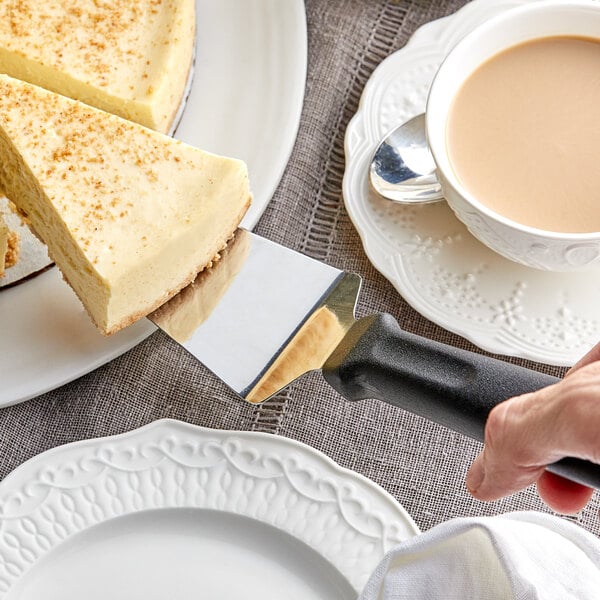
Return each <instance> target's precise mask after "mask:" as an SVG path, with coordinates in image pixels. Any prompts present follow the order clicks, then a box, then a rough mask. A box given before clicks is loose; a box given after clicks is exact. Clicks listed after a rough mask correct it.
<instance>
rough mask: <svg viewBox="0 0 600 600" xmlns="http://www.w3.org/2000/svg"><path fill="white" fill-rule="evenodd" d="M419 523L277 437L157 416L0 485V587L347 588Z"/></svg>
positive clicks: (279, 594)
mask: <svg viewBox="0 0 600 600" xmlns="http://www.w3.org/2000/svg"><path fill="white" fill-rule="evenodd" d="M417 533H418V528H417V526H416V525H415V524H414V522H413V521H412V519H411V518H410V517H409V516H408V514H407V513H406V511H405V510H404V509H403V508H402V507H401V506H400V505H399V504H398V503H397V502H396V501H395V500H394V498H393V497H392V496H390V495H389V494H388V493H387V492H386V491H384V490H383V489H382V488H380V487H379V486H377V485H376V484H375V483H373V482H372V481H370V480H368V479H366V478H365V477H363V476H361V475H358V474H356V473H354V472H352V471H349V470H346V469H342V468H341V467H339V466H338V465H337V464H335V463H334V462H333V461H331V460H330V459H329V458H327V457H326V456H324V455H323V454H321V453H319V452H317V451H316V450H313V449H312V448H310V447H308V446H306V445H304V444H301V443H299V442H295V441H293V440H289V439H286V438H282V437H278V436H274V435H270V434H263V433H253V432H227V431H220V430H211V429H204V428H200V427H195V426H193V425H188V424H185V423H181V422H177V421H170V420H163V421H156V422H154V423H152V424H150V425H147V426H146V427H143V428H141V429H138V430H135V431H132V432H130V433H126V434H123V435H119V436H115V437H111V438H104V439H96V440H87V441H82V442H76V443H73V444H69V445H67V446H63V447H59V448H55V449H53V450H50V451H48V452H45V453H43V454H41V455H39V456H37V457H35V458H33V459H31V460H30V461H28V462H26V463H25V464H23V465H21V466H20V467H19V468H17V469H16V470H15V471H14V472H13V473H11V474H10V475H9V476H8V477H6V479H4V481H2V483H1V484H0V598H7V599H10V598H19V600H29V599H31V600H33V599H39V598H44V600H59V599H60V600H70V599H77V600H79V599H81V598H86V599H87V600H94V599H98V600H100V599H105V598H111V599H112V600H117V599H127V600H135V599H139V600H153V599H156V600H158V599H161V600H162V599H164V598H173V599H184V598H210V599H218V598H241V597H244V598H248V599H249V600H252V599H256V600H259V599H260V600H276V599H277V600H278V599H280V598H293V599H298V600H313V599H314V600H317V599H322V600H328V599H331V600H334V599H335V600H342V599H343V600H354V598H356V596H357V594H358V593H359V591H360V590H361V589H362V587H363V586H364V584H365V583H366V581H367V578H368V577H369V576H370V574H371V572H372V571H373V570H374V568H375V567H376V565H377V564H378V562H379V561H380V560H381V559H382V558H383V556H384V554H385V553H386V552H387V551H388V550H390V549H391V548H392V547H393V546H394V545H396V544H398V543H399V542H401V541H402V540H405V539H408V538H409V537H412V536H413V535H415V534H417Z"/></svg>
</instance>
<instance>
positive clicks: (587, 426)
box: [466, 349, 600, 512]
mask: <svg viewBox="0 0 600 600" xmlns="http://www.w3.org/2000/svg"><path fill="white" fill-rule="evenodd" d="M599 351H600V349H599ZM599 430H600V362H590V363H587V364H585V365H584V366H581V367H579V368H578V369H577V370H576V371H573V372H572V373H571V374H570V375H569V377H567V378H565V379H564V380H563V381H561V382H559V383H557V384H555V385H553V386H550V387H548V388H545V389H543V390H540V391H538V392H535V393H532V394H525V395H523V396H519V397H517V398H513V399H511V400H508V401H506V402H503V403H502V404H499V405H498V406H496V407H495V408H494V410H492V412H491V413H490V415H489V417H488V421H487V424H486V430H485V446H484V450H483V452H482V453H481V454H480V456H479V457H477V459H476V460H475V462H474V463H473V465H472V466H471V469H470V470H469V473H468V475H467V482H466V483H467V487H468V488H469V491H470V492H471V493H472V494H473V495H474V496H475V497H477V498H479V499H481V500H496V499H498V498H501V497H503V496H506V495H509V494H511V493H514V492H516V491H518V490H521V489H523V488H525V487H527V486H529V485H530V484H532V483H535V482H537V483H538V489H539V492H540V496H541V497H542V498H543V499H544V500H545V501H546V502H547V503H548V504H550V505H551V506H552V507H553V508H555V509H556V510H560V511H561V512H571V511H573V510H574V511H577V510H579V509H580V508H581V503H583V504H585V502H587V500H588V499H589V496H590V495H591V491H590V490H589V489H588V488H585V487H584V486H577V485H576V484H574V485H571V484H565V480H563V479H561V478H557V477H552V476H549V475H548V474H545V467H546V465H548V464H550V463H552V462H555V461H557V460H559V459H561V458H564V457H566V456H573V457H577V458H583V459H587V460H591V461H593V462H600V439H598V435H597V432H598V431H599Z"/></svg>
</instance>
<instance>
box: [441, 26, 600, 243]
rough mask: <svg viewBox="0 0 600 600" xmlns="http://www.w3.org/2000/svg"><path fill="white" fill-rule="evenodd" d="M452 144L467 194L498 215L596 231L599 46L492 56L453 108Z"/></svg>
mask: <svg viewBox="0 0 600 600" xmlns="http://www.w3.org/2000/svg"><path fill="white" fill-rule="evenodd" d="M446 143H447V147H448V155H449V157H450V162H451V164H452V167H453V169H454V172H455V174H456V176H457V177H458V179H459V181H460V183H461V185H462V186H463V187H464V188H465V189H466V190H467V191H468V192H470V193H471V194H472V195H473V196H474V197H475V198H476V199H477V200H479V202H481V203H482V204H485V205H486V206H488V207H489V208H491V209H492V210H494V211H495V212H497V213H498V214H500V215H504V216H505V217H508V218H509V219H512V220H513V221H516V222H518V223H521V224H524V225H529V226H532V227H536V228H538V229H544V230H547V231H556V232H582V233H583V232H598V231H600V39H591V38H582V37H548V38H540V39H537V40H533V41H529V42H525V43H522V44H519V45H517V46H514V47H512V48H509V49H508V50H505V51H502V52H500V53H499V54H497V55H495V56H493V57H492V58H491V59H489V60H488V61H487V62H485V63H484V64H483V65H481V66H480V67H479V68H478V69H477V70H476V71H475V72H474V73H473V74H472V75H470V76H469V78H468V79H467V80H466V81H465V82H464V83H463V85H462V86H461V88H460V89H459V91H458V93H457V95H456V97H455V98H454V100H453V104H452V107H451V110H450V114H449V117H448V122H447V131H446Z"/></svg>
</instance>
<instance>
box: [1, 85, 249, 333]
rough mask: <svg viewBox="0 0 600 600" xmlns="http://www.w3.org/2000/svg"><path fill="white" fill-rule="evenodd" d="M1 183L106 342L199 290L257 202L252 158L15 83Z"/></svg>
mask: <svg viewBox="0 0 600 600" xmlns="http://www.w3.org/2000/svg"><path fill="white" fill-rule="evenodd" d="M0 186H1V187H2V188H3V189H4V191H5V192H6V195H7V196H8V197H9V198H10V199H11V200H12V201H13V202H14V203H15V204H16V205H17V207H18V208H19V210H20V211H22V212H23V213H24V214H25V215H26V216H27V217H28V218H29V219H30V221H31V225H32V227H33V229H34V230H35V231H36V233H37V234H38V235H39V236H40V237H41V239H42V240H43V241H44V242H45V243H46V244H47V246H48V251H49V254H50V257H51V258H52V259H53V260H54V261H55V262H56V264H57V265H58V267H59V269H60V270H61V272H62V274H63V276H64V278H65V279H66V281H67V282H68V283H69V284H70V285H71V287H72V288H73V289H74V290H75V292H76V294H77V295H78V296H79V298H80V300H81V301H82V303H83V305H84V306H85V308H86V309H87V311H88V313H89V314H90V316H91V317H92V319H93V321H94V322H95V324H96V325H97V326H98V328H99V329H100V330H101V331H102V332H103V333H105V334H110V333H113V332H115V331H117V330H119V329H121V328H122V327H125V326H127V325H129V324H131V323H133V322H134V321H135V320H137V319H138V318H140V317H142V316H144V315H146V314H148V313H149V312H151V311H153V310H154V309H156V308H157V307H158V306H160V305H161V304H163V303H164V302H165V301H166V300H168V299H169V298H170V297H172V296H173V295H174V294H176V293H177V292H178V291H179V290H181V289H182V288H183V287H185V286H186V285H187V284H188V283H189V282H191V281H192V280H193V279H194V278H195V276H196V274H197V273H198V272H199V271H201V270H202V269H203V268H204V267H205V266H207V265H209V264H210V263H211V261H212V259H213V258H214V257H215V256H216V255H217V254H218V253H219V251H220V250H222V249H223V247H224V246H225V245H226V243H227V241H228V239H229V238H230V237H231V236H232V234H233V233H234V231H235V229H236V228H237V226H238V224H239V222H240V220H241V219H242V217H243V215H244V213H245V212H246V210H247V208H248V206H249V204H250V198H251V196H250V190H249V184H248V174H247V168H246V165H245V164H244V163H243V162H242V161H240V160H235V159H232V158H225V157H220V156H216V155H213V154H210V153H207V152H204V151H202V150H199V149H197V148H194V147H191V146H189V145H186V144H184V143H182V142H179V141H177V140H174V139H173V138H171V137H169V136H167V135H163V134H161V133H159V132H156V131H152V130H151V129H148V128H146V127H143V126H141V125H138V124H137V123H134V122H131V121H128V120H125V119H122V118H120V117H117V116H115V115H112V114H109V113H107V112H105V111H102V110H98V109H95V108H92V107H90V106H88V105H86V104H83V103H81V102H78V101H74V100H71V99H69V98H66V97H64V96H61V95H59V94H55V93H53V92H49V91H47V90H45V89H42V88H40V87H37V86H33V85H30V84H28V83H25V82H22V81H20V80H17V79H13V78H11V77H8V76H6V75H0Z"/></svg>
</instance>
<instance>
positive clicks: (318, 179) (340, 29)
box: [0, 0, 599, 533]
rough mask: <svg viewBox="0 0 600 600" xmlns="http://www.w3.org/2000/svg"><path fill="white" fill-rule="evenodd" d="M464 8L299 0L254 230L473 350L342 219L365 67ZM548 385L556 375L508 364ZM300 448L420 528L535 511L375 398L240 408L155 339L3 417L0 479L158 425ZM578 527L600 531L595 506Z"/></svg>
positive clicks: (453, 2)
mask: <svg viewBox="0 0 600 600" xmlns="http://www.w3.org/2000/svg"><path fill="white" fill-rule="evenodd" d="M463 4H465V2H464V1H463V0H441V1H438V2H429V1H425V0H306V11H307V20H308V43H309V46H308V48H309V50H308V77H307V85H306V96H305V102H304V109H303V114H302V120H301V125H300V130H299V133H298V139H297V142H296V144H295V148H294V151H293V153H292V156H291V159H290V162H289V164H288V167H287V169H286V171H285V173H284V175H283V178H282V180H281V183H280V185H279V187H278V189H277V191H276V193H275V195H274V197H273V199H272V201H271V202H270V204H269V206H268V207H267V210H266V212H265V213H264V215H263V217H262V219H261V220H260V222H259V224H258V226H257V228H256V231H257V233H259V234H261V235H263V236H265V237H267V238H270V239H272V240H275V241H277V242H280V243H282V244H285V245H287V246H289V247H291V248H294V249H296V250H299V251H302V252H304V253H306V254H308V255H309V256H312V257H314V258H316V259H319V260H322V261H324V262H326V263H329V264H331V265H334V266H336V267H338V268H342V269H346V270H348V271H353V272H356V273H359V274H360V275H361V276H362V277H363V280H364V286H363V291H362V294H361V299H360V303H359V306H358V314H359V316H360V315H365V314H370V313H373V312H379V311H385V312H389V313H391V314H392V315H394V316H395V317H396V318H397V319H398V321H399V323H400V325H401V326H402V327H403V328H404V329H405V330H408V331H411V332H414V333H418V334H420V335H422V336H424V337H428V338H432V339H436V340H439V341H443V342H446V343H448V344H452V345H455V346H460V347H463V348H467V349H470V350H474V351H477V348H475V347H473V346H472V345H470V344H469V343H468V342H466V341H465V340H464V339H462V338H460V337H459V336H456V335H454V334H451V333H449V332H447V331H445V330H443V329H442V328H440V327H438V326H436V325H435V324H433V323H431V322H429V321H427V320H426V319H425V318H424V317H422V316H421V315H420V314H418V313H417V312H415V311H414V310H413V309H412V308H411V307H410V306H409V305H408V304H407V303H406V302H405V301H404V300H403V299H402V298H401V297H400V296H399V295H398V293H397V292H396V291H395V290H394V288H393V287H392V285H391V284H390V283H389V282H388V281H387V280H385V279H384V278H383V277H382V276H381V275H380V274H379V273H378V272H377V271H376V270H375V269H374V268H373V267H372V265H371V264H370V263H369V261H368V260H367V258H366V256H365V254H364V252H363V249H362V246H361V243H360V240H359V237H358V234H357V232H356V230H355V229H354V227H353V225H352V223H351V222H350V219H349V218H348V215H347V213H346V211H345V209H344V203H343V200H342V192H341V185H342V177H343V174H344V151H343V149H344V133H345V129H346V126H347V124H348V122H349V121H350V119H351V118H352V116H353V115H354V113H355V112H356V110H357V108H358V104H359V101H360V95H361V92H362V90H363V88H364V85H365V83H366V82H367V80H368V78H369V76H370V75H371V73H372V72H373V69H374V68H375V67H376V66H377V65H378V64H379V63H380V62H381V61H382V60H383V59H384V58H385V57H386V56H388V55H389V54H390V53H392V52H394V51H395V50H397V49H399V48H401V47H402V46H403V45H404V44H405V43H406V42H407V40H408V39H409V37H410V36H411V34H412V33H413V32H414V31H415V30H416V29H417V28H418V27H419V26H420V25H422V24H424V23H425V22H428V21H430V20H433V19H436V18H439V17H442V16H444V15H447V14H450V13H452V12H454V11H455V10H457V9H458V8H460V6H462V5H463ZM511 361H512V362H517V363H519V364H524V365H526V366H530V367H532V368H536V369H539V370H543V371H545V372H547V373H551V374H554V375H561V374H562V373H561V370H560V369H557V368H552V367H548V366H545V365H536V364H532V363H527V362H525V361H521V360H516V359H511ZM164 417H169V418H174V419H180V420H183V421H187V422H190V423H194V424H197V425H203V426H206V427H213V428H221V429H229V430H233V429H235V430H255V431H263V432H269V433H272V434H275V435H282V436H287V437H290V438H294V439H296V440H300V441H302V442H305V443H307V444H309V445H310V446H313V447H314V448H317V449H318V450H320V451H322V452H324V453H325V454H327V455H329V456H330V457H331V458H333V459H334V460H335V461H337V462H338V463H339V464H341V465H342V466H344V467H347V468H350V469H353V470H354V471H357V472H359V473H362V474H363V475H365V476H367V477H369V478H370V479H372V480H374V481H376V482H377V483H379V484H380V485H382V486H383V487H384V488H385V489H386V490H388V491H389V492H390V493H391V494H392V495H394V496H395V497H396V498H397V499H398V500H399V501H400V502H401V503H402V504H403V505H404V507H405V508H406V509H407V510H408V512H409V513H410V514H411V515H412V516H413V518H414V519H415V521H416V522H417V524H418V525H419V527H421V528H422V529H424V530H425V529H429V528H431V527H432V526H434V525H436V524H438V523H440V522H443V521H446V520H447V519H449V518H452V517H456V516H477V515H491V514H497V513H503V512H507V511H512V510H527V509H533V510H541V511H546V510H547V509H545V508H544V506H543V505H542V503H541V502H540V501H539V500H538V499H537V496H536V494H535V492H534V490H531V489H530V490H526V491H524V492H522V493H520V494H517V495H515V496H512V497H511V498H508V499H505V500H502V501H499V502H495V503H490V504H484V503H480V502H477V501H475V500H473V499H472V498H471V497H470V496H469V494H468V493H467V491H466V489H465V487H464V483H463V482H464V476H465V473H466V470H467V468H468V465H469V464H470V461H471V460H472V458H473V457H474V456H475V455H476V453H477V452H478V450H479V445H478V444H477V443H475V442H473V441H471V440H468V439H466V438H464V437H462V436H461V435H458V434H456V433H453V432H451V431H448V430H446V429H444V428H443V427H440V426H437V425H433V424H431V423H429V422H427V421H424V420H423V419H421V418H419V417H416V416H414V415H411V414H409V413H406V412H404V411H402V410H400V409H395V408H393V407H390V406H387V405H385V404H384V403H381V402H377V401H370V400H368V401H362V402H358V403H351V402H347V401H345V400H343V399H342V398H341V397H340V396H338V395H337V394H336V393H335V392H334V391H333V390H332V389H331V388H329V387H328V386H327V385H326V384H325V383H324V382H323V380H322V379H321V378H320V377H319V376H318V375H316V374H311V375H308V376H306V377H304V378H303V379H302V380H301V381H298V382H296V383H295V384H293V385H292V386H290V387H289V388H288V389H287V390H286V391H284V392H282V393H280V394H279V395H278V396H277V397H276V398H274V399H272V400H271V401H269V402H267V403H264V404H262V405H258V406H253V405H249V404H247V403H245V402H243V401H241V400H239V399H238V398H237V397H235V396H234V394H233V393H232V392H230V391H229V390H228V389H227V388H226V387H225V386H224V385H223V384H222V383H221V382H220V381H218V380H217V379H216V378H215V377H214V376H213V375H212V374H211V373H209V372H208V371H207V370H206V369H205V368H204V367H203V366H202V365H200V364H199V363H198V362H197V361H195V360H194V359H193V358H191V357H190V356H189V355H188V354H187V353H186V352H185V351H183V350H182V349H180V348H179V347H178V346H177V345H176V344H175V343H174V342H172V341H171V340H170V339H169V338H168V337H167V336H165V335H163V334H161V333H160V332H158V333H156V334H153V335H152V336H151V337H150V338H148V339H147V340H146V341H145V342H143V343H141V344H140V345H139V346H137V347H136V348H134V349H133V350H131V351H130V352H128V353H126V354H125V355H123V356H121V357H119V358H117V359H115V360H114V361H112V362H111V363H109V364H107V365H105V366H103V367H101V368H99V369H97V370H96V371H94V372H92V373H90V374H88V375H86V376H84V377H81V378H80V379H78V380H76V381H74V382H72V383H70V384H68V385H65V386H63V387H61V388H60V389H57V390H54V391H52V392H50V393H47V394H45V395H43V396H40V397H38V398H35V399H33V400H30V401H28V402H25V403H22V404H19V405H15V406H12V407H8V408H4V409H2V410H0V440H1V443H0V476H1V477H4V476H5V475H6V474H8V473H9V472H10V471H11V470H13V469H14V468H15V467H17V466H18V465H19V464H21V463H22V462H24V461H25V460H27V459H28V458H30V457H32V456H34V455H36V454H39V453H40V452H42V451H44V450H47V449H49V448H51V447H54V446H57V445H59V444H64V443H67V442H71V441H75V440H81V439H86V438H91V437H98V436H105V435H112V434H117V433H121V432H125V431H129V430H131V429H134V428H136V427H138V426H141V425H143V424H146V423H148V422H150V421H153V420H156V419H159V418H164ZM574 519H575V520H577V521H578V522H580V523H581V524H582V525H583V526H584V527H586V528H587V529H589V530H591V531H593V532H595V533H598V532H599V526H598V505H597V501H596V500H594V501H592V502H591V504H590V505H589V507H588V508H587V509H586V510H585V511H584V512H583V513H582V514H580V515H578V516H577V517H574Z"/></svg>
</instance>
